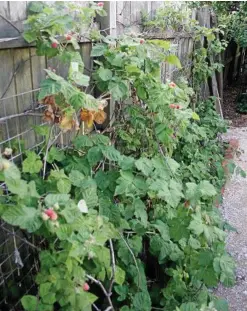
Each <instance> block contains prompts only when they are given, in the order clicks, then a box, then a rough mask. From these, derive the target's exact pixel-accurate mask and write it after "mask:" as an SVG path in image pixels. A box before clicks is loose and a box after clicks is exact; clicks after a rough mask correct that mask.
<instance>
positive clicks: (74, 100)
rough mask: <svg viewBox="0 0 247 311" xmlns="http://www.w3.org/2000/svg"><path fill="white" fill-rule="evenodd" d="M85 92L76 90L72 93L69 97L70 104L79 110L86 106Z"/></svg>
mask: <svg viewBox="0 0 247 311" xmlns="http://www.w3.org/2000/svg"><path fill="white" fill-rule="evenodd" d="M85 100H86V98H85V94H84V93H82V92H76V93H74V94H72V96H71V97H70V98H69V103H70V105H71V106H72V107H73V108H75V110H79V109H81V108H84V106H85Z"/></svg>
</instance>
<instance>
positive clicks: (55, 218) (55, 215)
mask: <svg viewBox="0 0 247 311" xmlns="http://www.w3.org/2000/svg"><path fill="white" fill-rule="evenodd" d="M50 219H51V220H57V213H56V212H54V211H53V213H52V214H51V216H50Z"/></svg>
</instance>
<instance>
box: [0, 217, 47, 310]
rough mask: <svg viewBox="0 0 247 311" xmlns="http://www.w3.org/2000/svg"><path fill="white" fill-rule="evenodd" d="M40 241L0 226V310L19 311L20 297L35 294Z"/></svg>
mask: <svg viewBox="0 0 247 311" xmlns="http://www.w3.org/2000/svg"><path fill="white" fill-rule="evenodd" d="M37 245H39V247H40V246H41V241H38V240H35V238H34V236H31V235H28V234H27V233H26V232H24V231H22V230H19V229H16V228H13V227H11V226H9V225H8V224H6V223H4V222H1V224H0V287H1V292H0V310H1V311H3V310H9V311H20V310H23V309H22V306H21V301H20V299H21V297H22V296H24V295H27V294H36V293H37V291H36V286H35V280H34V278H35V275H36V274H37V271H38V265H39V263H38V260H37V258H38V251H39V247H38V246H37Z"/></svg>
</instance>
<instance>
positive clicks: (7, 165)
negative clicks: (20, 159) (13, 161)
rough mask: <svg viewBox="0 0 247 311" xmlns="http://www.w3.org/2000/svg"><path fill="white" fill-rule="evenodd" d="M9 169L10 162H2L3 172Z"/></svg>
mask: <svg viewBox="0 0 247 311" xmlns="http://www.w3.org/2000/svg"><path fill="white" fill-rule="evenodd" d="M9 167H10V162H9V161H7V160H3V162H2V168H3V170H7V169H8V168H9Z"/></svg>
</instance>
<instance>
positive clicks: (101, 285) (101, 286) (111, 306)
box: [86, 274, 114, 311]
mask: <svg viewBox="0 0 247 311" xmlns="http://www.w3.org/2000/svg"><path fill="white" fill-rule="evenodd" d="M86 277H87V278H88V279H89V280H91V281H92V282H94V283H95V284H97V285H99V287H100V288H101V289H102V291H103V293H104V295H105V296H106V298H107V300H108V303H109V305H110V308H111V309H109V310H113V311H114V307H113V304H112V301H111V297H110V296H111V295H110V294H109V293H108V292H107V291H106V289H105V287H104V285H103V284H102V283H101V282H100V281H99V280H97V279H95V278H94V277H92V276H91V275H89V274H86Z"/></svg>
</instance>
